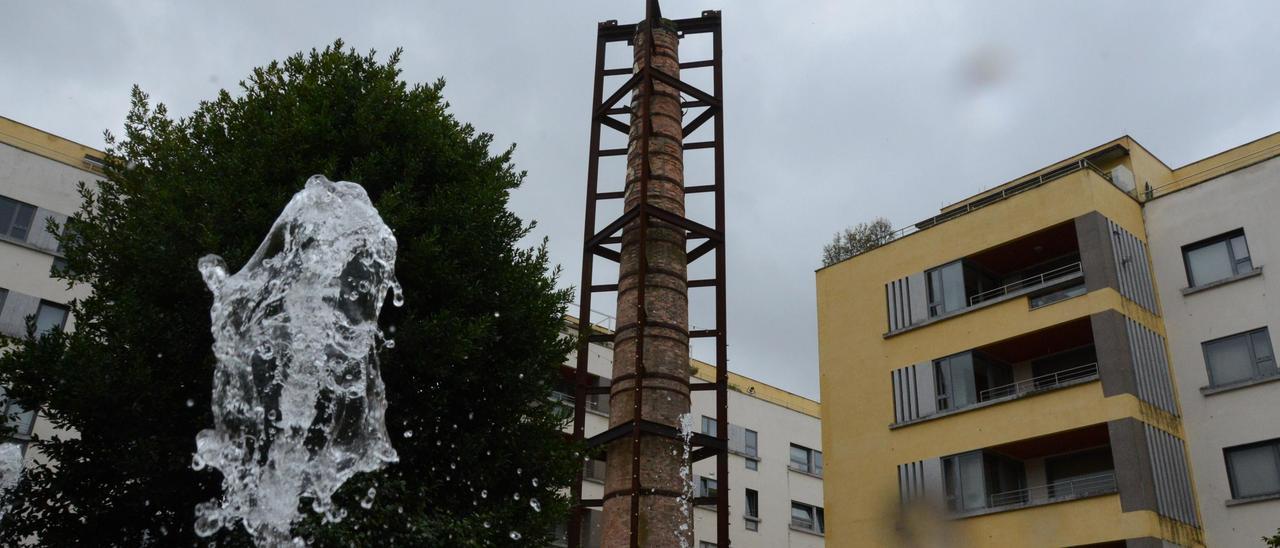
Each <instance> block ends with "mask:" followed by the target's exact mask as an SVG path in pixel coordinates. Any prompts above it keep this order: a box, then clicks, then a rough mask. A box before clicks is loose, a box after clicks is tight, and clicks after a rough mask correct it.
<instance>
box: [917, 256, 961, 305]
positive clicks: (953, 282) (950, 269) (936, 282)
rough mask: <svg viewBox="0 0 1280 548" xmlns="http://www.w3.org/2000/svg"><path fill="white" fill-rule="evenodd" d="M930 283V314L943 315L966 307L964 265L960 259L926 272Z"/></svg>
mask: <svg viewBox="0 0 1280 548" xmlns="http://www.w3.org/2000/svg"><path fill="white" fill-rule="evenodd" d="M925 277H926V278H927V280H928V283H929V287H928V289H929V316H930V317H933V316H941V315H943V314H946V313H947V312H951V311H954V310H960V309H961V308H964V307H965V301H966V300H967V298H966V297H965V292H964V267H963V266H962V264H961V263H960V261H955V262H952V263H948V264H945V265H942V266H940V267H938V268H935V269H933V270H929V271H927V272H925Z"/></svg>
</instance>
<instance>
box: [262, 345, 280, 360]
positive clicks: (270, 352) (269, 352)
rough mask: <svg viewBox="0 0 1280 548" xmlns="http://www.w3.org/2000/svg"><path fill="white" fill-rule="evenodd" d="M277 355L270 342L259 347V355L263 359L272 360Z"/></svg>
mask: <svg viewBox="0 0 1280 548" xmlns="http://www.w3.org/2000/svg"><path fill="white" fill-rule="evenodd" d="M275 353H276V351H275V348H273V347H272V346H271V343H270V342H264V343H262V344H260V345H258V355H259V356H262V359H264V360H269V359H271V356H274V355H275Z"/></svg>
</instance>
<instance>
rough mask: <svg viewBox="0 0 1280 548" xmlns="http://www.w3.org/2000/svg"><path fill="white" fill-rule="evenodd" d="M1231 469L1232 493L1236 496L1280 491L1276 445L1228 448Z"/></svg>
mask: <svg viewBox="0 0 1280 548" xmlns="http://www.w3.org/2000/svg"><path fill="white" fill-rule="evenodd" d="M1227 466H1229V467H1230V469H1231V483H1232V489H1231V491H1232V493H1231V495H1232V496H1234V497H1236V498H1245V497H1256V496H1259V495H1269V494H1272V493H1280V462H1277V456H1276V445H1275V444H1268V445H1261V446H1257V447H1247V448H1242V449H1229V450H1227Z"/></svg>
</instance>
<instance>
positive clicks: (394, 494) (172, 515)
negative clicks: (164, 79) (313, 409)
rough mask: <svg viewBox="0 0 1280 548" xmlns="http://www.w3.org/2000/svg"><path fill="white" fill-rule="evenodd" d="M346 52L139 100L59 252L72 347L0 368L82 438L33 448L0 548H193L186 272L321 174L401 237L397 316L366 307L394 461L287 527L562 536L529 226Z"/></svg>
mask: <svg viewBox="0 0 1280 548" xmlns="http://www.w3.org/2000/svg"><path fill="white" fill-rule="evenodd" d="M344 48H345V46H344V45H343V43H342V42H341V41H338V42H334V43H333V44H332V45H331V46H329V47H326V48H325V49H324V50H323V51H316V50H313V51H311V52H309V53H307V54H298V55H294V56H292V57H289V58H288V59H286V60H284V61H282V62H272V63H271V64H269V65H267V66H265V67H261V68H257V69H254V70H253V71H252V73H251V74H250V76H249V77H248V78H247V79H245V80H244V81H243V82H241V84H240V89H239V90H238V91H237V92H236V93H231V92H227V91H222V92H221V93H219V94H218V96H217V97H216V98H214V99H212V100H209V101H205V102H202V103H200V105H199V107H198V108H196V110H195V111H194V112H193V113H191V114H190V115H189V116H186V117H180V118H174V117H172V116H170V115H169V114H168V112H167V111H166V109H165V108H164V106H163V105H154V106H153V105H152V104H151V103H150V101H149V100H148V97H147V95H146V94H144V93H143V92H142V91H139V90H137V89H135V90H134V92H133V106H132V109H131V110H130V112H129V115H128V118H127V120H126V122H125V125H124V132H123V134H121V135H120V136H118V137H113V136H111V135H108V145H109V146H108V156H109V157H108V160H107V168H106V179H105V180H104V181H103V182H101V183H100V184H98V185H96V187H95V186H93V185H90V186H87V187H84V188H83V189H82V194H83V195H84V198H85V203H84V207H83V209H82V210H81V211H80V212H79V213H78V214H77V215H76V216H75V218H74V219H73V220H72V221H71V227H72V231H71V232H72V233H74V237H68V238H66V239H65V240H64V241H63V244H64V249H65V252H66V255H67V261H68V271H67V272H68V273H67V275H66V276H67V278H68V280H69V283H70V282H76V283H85V284H90V285H91V286H92V287H93V290H94V291H93V295H92V296H91V297H89V298H86V299H83V300H81V301H79V302H76V303H75V304H74V305H73V307H72V312H73V315H74V318H75V330H74V332H71V333H68V334H65V335H51V336H45V337H42V338H28V339H27V340H24V341H18V342H16V343H15V345H14V347H13V348H12V349H11V351H10V352H9V353H7V354H5V355H4V356H3V357H2V358H0V382H3V383H5V384H7V385H8V386H9V387H10V388H9V393H10V395H11V396H13V397H15V398H16V399H18V400H19V401H20V402H22V403H24V404H26V405H27V406H36V405H39V406H40V407H41V408H42V409H43V410H44V412H45V414H46V415H47V416H48V417H49V419H50V420H52V422H53V423H54V424H55V425H57V426H59V427H62V428H66V429H69V430H74V431H75V432H77V433H78V436H76V437H64V438H49V439H40V440H38V441H36V442H34V444H33V445H34V447H35V448H36V449H38V450H39V451H40V452H42V453H43V454H44V455H47V456H48V457H51V458H52V459H53V460H54V461H56V466H41V467H37V468H35V469H31V470H29V471H28V472H27V473H26V474H25V475H24V479H23V481H22V483H21V484H20V485H19V487H18V488H17V489H15V490H14V491H13V493H12V497H11V498H12V500H11V503H12V507H11V509H10V511H9V512H8V513H7V514H6V515H5V516H4V518H3V522H2V523H0V544H13V543H17V542H18V541H19V540H20V539H22V538H25V537H28V536H29V535H36V536H38V538H39V539H40V540H41V541H42V543H44V544H47V545H53V546H67V545H72V544H75V543H89V544H93V545H116V546H140V545H189V544H192V543H198V542H201V540H202V539H198V538H197V537H195V536H194V533H193V527H192V522H193V508H194V506H195V505H196V504H197V503H199V502H202V501H205V500H208V499H211V498H213V497H216V496H217V495H218V494H219V492H220V482H221V476H220V475H219V474H218V473H217V472H216V471H212V470H204V471H194V470H192V468H191V457H192V452H193V450H194V436H195V434H196V432H197V431H199V430H200V429H202V428H208V427H210V426H211V425H212V415H211V413H210V411H209V402H210V391H211V386H212V381H211V379H212V371H213V365H214V362H213V357H212V352H211V350H210V345H211V343H212V339H211V335H210V331H209V322H210V320H209V306H210V303H211V295H210V293H209V292H208V291H207V290H206V289H205V287H204V283H203V282H202V280H201V278H200V275H199V273H198V272H197V271H196V268H195V266H196V261H197V259H198V258H200V257H201V256H203V255H205V254H208V253H218V254H220V255H222V256H223V257H225V258H226V259H227V261H228V264H229V265H230V267H231V268H233V269H237V268H239V267H240V265H242V264H243V263H244V262H245V261H246V260H247V259H248V258H249V256H250V255H251V254H252V253H253V251H254V249H255V248H256V247H257V246H258V244H259V243H260V241H261V239H262V238H263V236H264V235H265V234H266V233H267V230H268V228H269V227H270V226H271V224H272V221H273V220H274V219H275V217H276V215H277V214H278V213H279V212H280V210H281V209H282V208H283V206H284V205H285V203H286V202H287V201H288V200H289V198H290V196H291V195H292V194H293V193H294V192H296V191H298V190H299V189H300V188H301V186H302V184H303V182H304V181H305V180H306V178H307V177H308V176H310V175H312V174H316V173H320V174H325V175H327V176H328V177H329V178H331V179H333V180H350V181H356V182H358V183H360V184H362V185H363V186H364V187H365V189H366V190H368V192H369V195H370V197H371V198H372V199H373V201H374V204H375V205H376V206H377V207H378V209H379V210H380V212H381V213H382V215H383V217H384V218H385V220H386V222H387V224H388V225H389V226H390V227H391V228H392V230H393V231H394V233H395V235H396V237H397V239H398V240H399V256H398V263H397V265H396V272H397V275H398V277H399V281H400V283H401V284H402V285H403V287H404V295H405V305H404V306H403V307H401V308H396V307H390V306H388V307H386V308H384V312H383V318H382V321H383V328H384V329H385V330H386V331H387V332H388V333H390V335H389V336H390V337H391V338H393V339H394V341H395V343H396V344H395V345H394V348H388V349H384V350H382V351H381V352H380V354H381V364H382V375H383V378H384V379H385V381H386V385H387V395H388V399H389V407H388V410H387V423H388V427H389V429H390V431H391V434H392V436H393V438H392V439H393V444H394V445H395V447H396V449H397V451H398V452H399V455H400V462H399V463H398V464H395V465H392V466H390V467H389V468H387V469H386V470H384V471H382V472H379V473H374V474H365V475H362V476H359V477H357V478H356V479H355V480H353V481H352V482H350V483H349V484H348V485H347V486H346V488H344V489H343V490H342V491H340V492H339V494H338V496H337V497H336V499H337V502H338V503H339V504H342V505H344V506H345V507H346V508H347V509H348V512H349V514H348V516H347V518H346V519H345V520H343V521H342V522H340V523H337V524H323V523H321V521H320V519H318V518H317V517H316V516H314V515H310V517H309V518H308V519H307V521H305V522H304V523H302V524H299V526H298V527H297V528H296V532H297V533H298V534H299V535H301V536H302V537H303V538H306V539H308V540H310V541H311V542H313V543H314V544H317V545H344V546H345V545H364V546H368V545H415V546H424V545H425V546H473V545H474V546H481V545H483V546H489V545H504V544H505V545H521V546H523V545H528V544H530V543H533V544H537V543H541V542H543V541H545V540H546V537H547V535H548V534H549V531H550V530H551V529H552V528H553V526H554V525H555V523H557V521H558V520H561V519H563V516H564V515H565V511H566V510H565V509H566V506H567V505H566V502H565V500H564V498H563V497H562V496H559V495H557V491H558V489H560V488H563V487H565V486H567V485H568V483H569V482H570V481H571V478H572V474H573V470H574V468H575V466H577V465H578V462H579V461H578V460H577V458H576V457H575V456H574V452H573V449H572V448H571V447H569V446H568V445H567V444H566V442H565V440H564V438H563V437H562V436H561V434H560V428H561V427H562V426H563V420H564V416H563V412H562V410H561V408H559V406H555V405H549V404H548V395H549V394H550V391H551V386H552V385H553V384H554V382H555V379H556V378H557V377H556V375H557V373H556V371H557V367H558V365H559V364H560V363H562V361H563V359H564V356H565V354H566V352H567V351H568V350H569V346H570V343H568V342H566V341H564V340H563V338H562V337H561V328H562V325H563V324H562V319H561V318H562V316H561V315H562V313H563V307H564V304H565V303H566V301H567V298H568V296H567V295H566V294H565V293H564V292H562V291H557V290H556V289H555V271H554V270H553V269H552V268H550V266H549V264H548V259H547V255H546V253H545V245H544V246H543V247H535V248H522V247H520V243H519V242H520V240H521V238H523V237H524V236H525V235H526V234H528V231H529V229H530V227H531V225H530V224H527V223H524V222H522V221H521V220H520V219H519V218H517V217H516V216H515V215H514V214H512V213H511V212H510V211H508V209H507V200H508V193H509V192H510V191H511V190H512V189H515V188H516V187H517V186H519V184H520V183H521V180H522V178H523V176H524V174H523V172H519V171H517V170H516V169H515V168H514V166H513V165H512V161H511V152H512V151H511V149H507V150H505V151H498V152H496V153H495V152H491V150H490V147H491V144H492V137H491V136H490V135H489V134H485V133H481V132H477V131H476V130H475V129H473V128H472V127H471V126H470V125H468V124H464V123H461V122H459V121H458V120H456V119H455V118H454V117H453V116H452V115H451V114H449V112H448V106H449V105H448V103H446V102H445V101H444V99H443V98H442V88H443V83H442V82H437V83H435V84H431V85H408V84H406V83H405V82H403V81H402V80H401V79H400V71H399V69H398V68H397V64H398V62H399V52H396V53H395V54H392V55H391V56H390V57H389V59H387V60H386V61H385V62H383V61H379V60H378V59H377V58H376V57H375V55H374V54H373V53H370V54H368V55H360V54H357V53H356V52H354V51H352V50H347V49H344ZM370 487H374V488H375V489H376V493H377V496H376V498H375V499H374V501H373V504H372V506H371V507H370V508H364V507H363V505H362V504H361V499H362V498H364V496H365V493H367V492H368V490H369V488H370ZM534 501H537V502H534ZM535 506H536V507H539V508H535ZM516 537H518V540H516ZM245 539H246V537H245V536H244V535H243V533H241V532H236V533H226V532H224V533H223V534H222V535H221V536H219V537H218V538H217V540H218V541H219V544H222V545H228V544H240V543H243V542H245Z"/></svg>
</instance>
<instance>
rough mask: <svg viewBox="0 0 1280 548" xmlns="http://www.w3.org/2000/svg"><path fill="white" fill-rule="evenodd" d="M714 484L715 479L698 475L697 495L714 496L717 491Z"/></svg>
mask: <svg viewBox="0 0 1280 548" xmlns="http://www.w3.org/2000/svg"><path fill="white" fill-rule="evenodd" d="M716 485H717V484H716V480H715V479H713V478H704V477H702V476H698V496H699V497H714V496H716V493H717V489H716Z"/></svg>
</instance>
